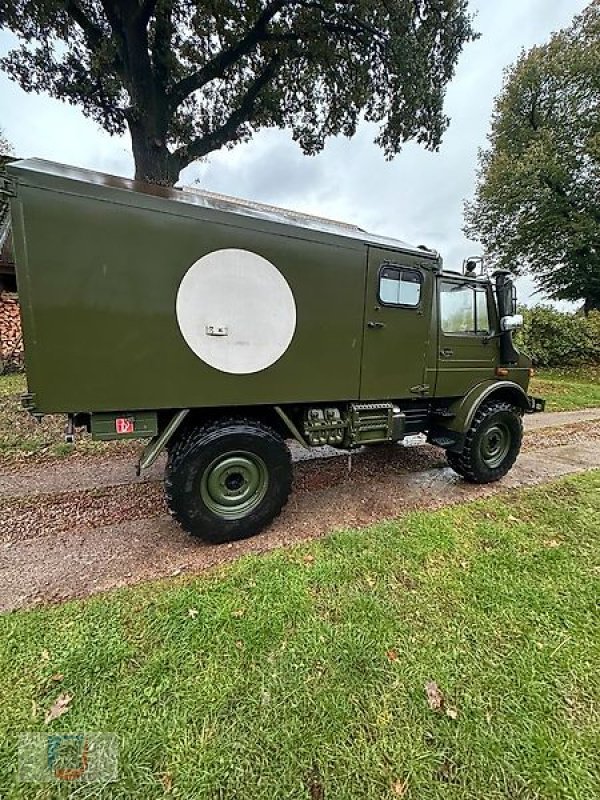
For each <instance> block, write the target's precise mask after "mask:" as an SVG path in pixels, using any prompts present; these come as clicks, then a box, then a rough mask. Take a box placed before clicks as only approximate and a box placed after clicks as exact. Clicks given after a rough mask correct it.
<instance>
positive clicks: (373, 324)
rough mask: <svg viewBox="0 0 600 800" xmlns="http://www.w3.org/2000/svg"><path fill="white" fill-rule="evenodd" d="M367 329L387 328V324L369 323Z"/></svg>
mask: <svg viewBox="0 0 600 800" xmlns="http://www.w3.org/2000/svg"><path fill="white" fill-rule="evenodd" d="M367 328H385V322H372V321H369V322H367Z"/></svg>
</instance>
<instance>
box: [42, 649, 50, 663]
mask: <svg viewBox="0 0 600 800" xmlns="http://www.w3.org/2000/svg"><path fill="white" fill-rule="evenodd" d="M42 661H50V653H49V652H48V651H47V650H42Z"/></svg>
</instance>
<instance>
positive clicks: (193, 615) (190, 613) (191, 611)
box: [188, 608, 198, 619]
mask: <svg viewBox="0 0 600 800" xmlns="http://www.w3.org/2000/svg"><path fill="white" fill-rule="evenodd" d="M197 616H198V609H197V608H188V617H191V618H192V619H195V618H196V617H197Z"/></svg>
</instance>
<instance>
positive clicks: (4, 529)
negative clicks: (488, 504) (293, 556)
mask: <svg viewBox="0 0 600 800" xmlns="http://www.w3.org/2000/svg"><path fill="white" fill-rule="evenodd" d="M525 422H526V429H527V435H526V438H525V442H524V448H523V451H522V453H521V455H520V457H519V459H518V461H517V464H516V465H515V467H514V468H513V470H512V471H511V472H510V473H509V475H508V476H507V477H506V478H505V479H504V480H502V481H500V482H499V483H496V484H493V485H489V486H473V485H470V484H467V483H465V482H464V481H462V480H461V479H460V478H459V477H458V476H457V475H456V474H455V473H454V472H453V471H452V470H450V469H449V468H448V467H447V466H446V460H445V455H444V453H443V451H441V450H439V449H437V448H434V447H430V446H428V445H420V446H415V445H418V443H419V440H418V439H417V440H414V441H412V442H409V445H410V446H402V445H389V446H381V447H374V448H367V449H364V450H362V451H361V452H358V453H354V454H353V455H352V456H349V454H347V453H340V452H339V451H335V450H331V449H328V450H321V451H315V454H316V455H317V457H316V458H311V459H305V458H303V453H302V451H301V450H300V449H297V450H295V451H294V457H295V460H297V462H298V463H296V466H295V480H294V488H293V492H292V495H291V497H290V501H289V503H288V505H287V506H286V508H285V509H284V512H283V514H282V515H281V516H280V517H279V518H278V519H277V520H276V521H275V522H274V523H273V525H271V527H270V528H269V529H268V530H267V531H265V532H264V533H262V534H261V535H259V536H257V537H254V538H253V539H249V540H246V541H244V542H238V543H236V544H233V545H220V546H211V545H206V544H203V543H202V542H198V541H196V540H194V539H192V538H191V537H189V536H187V535H186V534H185V533H183V532H182V531H181V530H180V529H179V528H178V526H177V525H176V524H175V523H174V522H173V521H172V520H171V519H170V517H169V515H168V513H167V511H166V508H165V505H164V500H163V494H162V485H161V480H162V469H163V466H164V464H163V463H161V462H159V463H158V464H156V465H155V466H154V467H153V468H152V469H151V470H150V471H149V472H148V473H146V474H145V475H144V476H143V477H142V478H137V477H136V476H135V472H134V463H133V461H132V460H131V455H130V454H128V457H127V459H120V458H111V459H106V458H98V457H91V456H90V457H86V458H82V459H68V460H66V461H65V462H57V461H52V462H50V461H47V462H46V463H44V462H40V463H36V464H27V465H21V466H19V467H18V468H16V467H15V465H14V464H10V465H8V464H7V465H6V467H3V465H2V464H1V463H0V496H1V497H2V498H3V499H2V501H0V610H4V611H7V610H12V609H16V608H21V607H24V606H31V605H35V604H37V603H41V602H47V601H59V600H64V599H67V598H70V597H79V596H84V595H88V594H92V593H95V592H98V591H102V590H106V589H109V588H113V587H116V586H123V585H126V584H132V583H137V582H139V581H143V580H147V579H151V578H157V577H165V576H169V575H179V574H182V573H197V572H201V571H202V570H205V569H208V568H210V567H214V566H215V565H217V564H221V563H224V562H227V561H230V560H232V559H235V558H238V557H239V556H240V555H242V554H246V553H260V552H264V551H267V550H271V549H273V548H277V547H283V546H288V545H291V544H294V543H297V542H300V541H303V540H306V539H310V538H314V537H317V536H321V535H323V534H325V533H327V532H329V531H331V530H334V529H336V528H343V527H352V528H360V527H363V526H365V525H368V524H370V523H372V522H375V521H378V520H382V519H386V518H391V517H397V516H399V515H401V514H403V513H405V512H406V511H408V510H411V509H414V508H423V507H426V508H436V507H439V506H442V505H448V504H451V503H456V502H462V501H466V500H471V499H474V498H478V497H484V496H488V495H490V494H494V493H497V492H499V491H503V490H506V489H510V488H514V487H520V486H527V485H533V484H537V483H541V482H544V481H546V480H550V479H552V478H555V477H558V476H562V475H566V474H570V473H574V472H580V471H583V470H587V469H591V468H594V467H600V409H590V410H587V411H578V412H562V413H554V414H539V415H534V416H531V417H526V420H525ZM357 535H360V532H357Z"/></svg>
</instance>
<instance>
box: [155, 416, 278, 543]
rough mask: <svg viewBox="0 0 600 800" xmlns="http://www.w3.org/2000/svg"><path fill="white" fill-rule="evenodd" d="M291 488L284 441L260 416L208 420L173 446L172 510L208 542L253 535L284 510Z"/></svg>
mask: <svg viewBox="0 0 600 800" xmlns="http://www.w3.org/2000/svg"><path fill="white" fill-rule="evenodd" d="M291 486H292V465H291V457H290V451H289V450H288V447H287V445H286V443H285V441H284V440H283V439H282V438H281V436H279V434H278V433H276V432H275V431H274V430H273V429H272V428H270V427H269V426H268V425H265V424H264V423H262V422H258V421H256V420H249V419H242V418H240V419H222V420H213V421H211V422H206V423H203V424H201V425H198V426H197V427H195V428H192V429H187V430H186V431H185V432H183V433H182V435H181V437H179V438H178V439H177V440H176V441H175V442H174V443H173V444H172V446H171V447H170V448H169V457H168V460H167V466H166V469H165V494H166V499H167V505H168V507H169V511H170V512H171V515H172V516H173V517H174V519H175V520H176V521H177V522H178V523H179V524H180V525H181V527H182V528H184V530H186V531H187V532H188V533H191V534H192V536H196V537H198V538H200V539H203V540H204V541H206V542H211V543H213V544H221V543H223V542H231V541H235V540H238V539H245V538H247V537H249V536H254V535H255V534H256V533H258V532H259V531H261V530H262V529H263V528H265V527H266V526H267V525H268V524H269V523H270V522H271V521H272V520H273V519H274V518H275V517H276V516H277V515H278V514H279V513H280V511H281V509H282V508H283V506H284V505H285V503H286V501H287V499H288V496H289V493H290V490H291ZM254 487H255V488H254ZM244 492H246V493H248V497H247V499H244V498H245V495H244ZM230 495H231V496H230Z"/></svg>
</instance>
